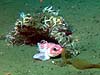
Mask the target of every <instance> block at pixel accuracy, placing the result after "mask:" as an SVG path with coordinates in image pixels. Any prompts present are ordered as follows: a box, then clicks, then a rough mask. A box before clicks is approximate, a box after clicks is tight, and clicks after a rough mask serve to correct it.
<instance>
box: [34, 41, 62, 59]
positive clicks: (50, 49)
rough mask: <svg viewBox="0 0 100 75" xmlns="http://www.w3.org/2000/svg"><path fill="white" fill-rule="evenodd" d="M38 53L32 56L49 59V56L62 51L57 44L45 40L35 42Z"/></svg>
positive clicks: (56, 54) (54, 55)
mask: <svg viewBox="0 0 100 75" xmlns="http://www.w3.org/2000/svg"><path fill="white" fill-rule="evenodd" d="M37 45H38V50H39V53H37V54H35V55H34V56H33V58H34V59H39V60H49V59H50V57H56V56H58V55H60V54H61V53H62V50H63V48H62V47H61V46H60V45H59V44H55V43H51V42H50V43H48V42H47V41H45V40H42V41H41V42H39V43H37Z"/></svg>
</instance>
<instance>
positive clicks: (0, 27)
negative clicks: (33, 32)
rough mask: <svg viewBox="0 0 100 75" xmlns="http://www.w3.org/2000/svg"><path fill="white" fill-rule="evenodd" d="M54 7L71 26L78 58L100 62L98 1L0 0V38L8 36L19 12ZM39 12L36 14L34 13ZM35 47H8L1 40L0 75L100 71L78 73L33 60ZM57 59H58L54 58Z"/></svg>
mask: <svg viewBox="0 0 100 75" xmlns="http://www.w3.org/2000/svg"><path fill="white" fill-rule="evenodd" d="M48 5H53V6H54V7H56V8H59V9H60V14H61V15H62V16H64V18H65V20H66V22H68V24H69V25H71V26H73V28H74V29H75V32H74V33H73V37H74V38H78V39H79V42H78V49H79V50H80V52H81V53H80V55H79V56H78V57H79V58H81V59H83V60H84V59H85V60H87V61H89V62H91V63H100V46H99V45H100V41H99V40H100V31H99V30H100V0H43V3H40V2H39V0H26V1H25V0H1V1H0V35H2V34H7V33H8V32H9V31H10V30H11V29H12V28H13V27H14V23H15V21H16V19H17V18H19V13H20V12H22V11H24V12H25V13H32V12H35V11H37V10H39V9H40V7H41V6H42V7H45V6H48ZM37 12H38V11H37ZM36 49H37V46H26V45H24V46H23V45H22V46H11V45H10V46H9V45H8V44H7V42H5V41H4V40H0V75H99V74H100V69H88V70H78V69H76V68H74V67H73V66H71V65H66V66H64V67H60V66H57V65H54V64H52V63H51V61H52V59H51V60H49V61H34V60H33V59H32V56H33V55H34V54H35V53H36V52H37V51H36ZM54 60H58V59H54Z"/></svg>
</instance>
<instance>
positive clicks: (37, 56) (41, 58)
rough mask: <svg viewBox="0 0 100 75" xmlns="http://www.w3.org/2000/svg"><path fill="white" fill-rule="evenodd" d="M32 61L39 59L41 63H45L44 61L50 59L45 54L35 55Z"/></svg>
mask: <svg viewBox="0 0 100 75" xmlns="http://www.w3.org/2000/svg"><path fill="white" fill-rule="evenodd" d="M33 58H34V59H39V60H42V61H45V60H49V59H50V57H49V56H48V55H46V54H45V53H37V54H35V55H34V56H33Z"/></svg>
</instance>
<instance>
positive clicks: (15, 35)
mask: <svg viewBox="0 0 100 75" xmlns="http://www.w3.org/2000/svg"><path fill="white" fill-rule="evenodd" d="M72 33H73V32H72V30H71V29H70V26H69V25H68V24H67V22H65V20H64V18H63V17H62V16H60V15H59V10H54V9H53V7H52V6H50V7H49V6H47V7H45V8H44V9H43V10H41V12H40V13H37V14H35V15H34V16H32V15H31V14H25V13H24V12H22V13H21V14H20V19H18V20H17V21H16V23H15V27H14V28H13V30H12V31H11V32H10V33H9V34H8V35H7V36H6V37H7V40H8V41H9V42H10V43H12V44H29V45H33V44H36V43H37V42H39V41H40V40H43V39H44V40H47V41H48V42H49V41H51V42H55V43H58V44H60V45H61V46H62V47H64V48H67V49H68V48H69V51H70V53H72V54H73V55H77V53H78V51H76V50H75V48H74V47H73V46H74V45H73V44H74V41H73V39H72V36H71V35H72Z"/></svg>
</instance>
